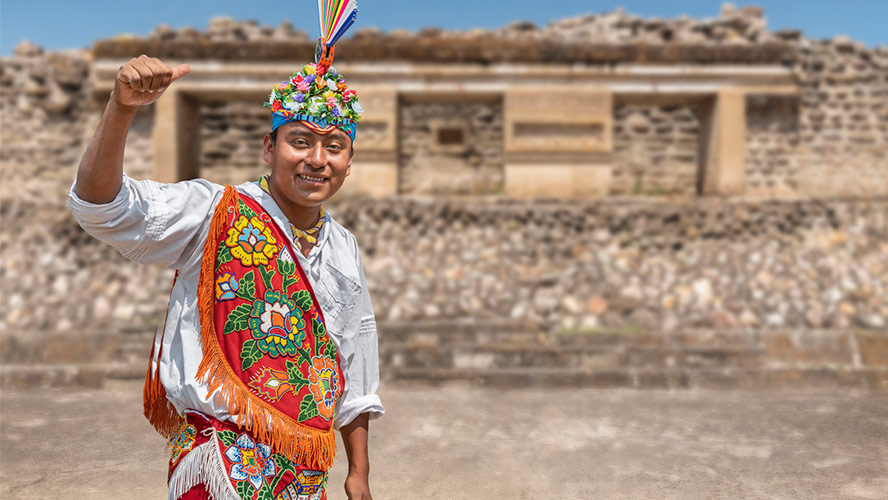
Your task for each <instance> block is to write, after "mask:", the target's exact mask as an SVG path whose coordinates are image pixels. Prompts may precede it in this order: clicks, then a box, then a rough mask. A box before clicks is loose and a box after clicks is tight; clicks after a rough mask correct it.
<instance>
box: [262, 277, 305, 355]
mask: <svg viewBox="0 0 888 500" xmlns="http://www.w3.org/2000/svg"><path fill="white" fill-rule="evenodd" d="M249 323H250V331H251V333H252V335H253V338H254V339H256V347H258V348H259V350H260V351H262V352H264V353H266V354H268V355H269V356H271V357H273V358H276V357H278V356H284V355H287V356H295V355H296V350H297V349H298V348H299V346H301V345H302V343H303V342H304V341H305V336H306V333H305V319H303V318H302V310H301V309H299V308H297V307H296V303H295V302H293V301H292V300H291V299H289V298H288V297H287V296H286V295H285V294H284V293H283V292H277V291H274V290H266V291H265V299H264V300H260V299H256V300H255V301H254V302H253V310H252V311H250V322H249Z"/></svg>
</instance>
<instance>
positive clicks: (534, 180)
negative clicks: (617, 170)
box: [505, 163, 611, 199]
mask: <svg viewBox="0 0 888 500" xmlns="http://www.w3.org/2000/svg"><path fill="white" fill-rule="evenodd" d="M610 183H611V167H610V165H595V164H593V165H589V164H579V163H563V164H549V165H539V164H531V163H508V164H506V166H505V192H506V194H507V195H509V196H512V197H515V198H577V199H580V198H590V197H600V196H605V195H606V194H607V192H608V190H609V187H610Z"/></svg>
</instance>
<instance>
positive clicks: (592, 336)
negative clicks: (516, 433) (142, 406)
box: [0, 320, 888, 390]
mask: <svg viewBox="0 0 888 500" xmlns="http://www.w3.org/2000/svg"><path fill="white" fill-rule="evenodd" d="M379 330H380V334H379V358H380V372H381V374H382V378H383V380H384V381H397V382H399V383H420V384H437V383H442V382H450V381H461V382H464V383H472V384H481V385H491V386H498V387H504V388H522V387H529V386H568V387H608V388H613V387H623V388H657V389H686V388H750V389H754V388H767V387H781V386H791V387H803V386H822V385H831V386H846V387H857V388H870V389H879V390H888V332H874V331H833V330H809V331H776V330H769V331H749V330H742V331H741V330H719V331H713V330H695V331H683V332H678V333H669V334H665V333H652V332H643V331H635V330H630V329H626V330H620V331H598V330H596V331H587V332H561V333H552V332H545V331H543V330H542V329H540V328H539V327H538V326H537V325H529V324H525V323H519V322H514V321H477V320H462V321H425V322H402V323H383V324H380V325H379ZM152 339H153V332H151V331H145V330H138V329H137V330H129V331H124V332H119V331H118V332H110V331H109V332H97V333H90V332H65V333H55V334H49V335H45V336H43V337H40V338H29V337H23V336H20V335H13V334H9V333H6V334H2V335H0V362H2V366H0V385H2V386H3V387H38V386H44V387H45V386H81V387H101V386H102V384H103V383H104V380H106V379H108V378H116V379H133V380H137V379H142V378H143V377H144V375H145V370H146V367H147V358H148V354H149V352H150V349H151V341H152Z"/></svg>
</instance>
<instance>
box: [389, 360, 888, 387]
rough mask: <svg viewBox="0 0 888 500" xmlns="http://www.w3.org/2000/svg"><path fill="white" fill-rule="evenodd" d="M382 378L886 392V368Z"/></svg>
mask: <svg viewBox="0 0 888 500" xmlns="http://www.w3.org/2000/svg"><path fill="white" fill-rule="evenodd" d="M383 375H384V380H390V381H395V382H398V383H416V384H439V383H446V382H466V383H471V384H474V385H486V386H494V387H502V388H504V389H522V388H526V387H577V388H580V387H582V388H602V389H605V388H627V389H757V390H763V389H776V388H786V387H792V388H809V387H836V386H840V387H848V388H858V389H864V390H878V391H888V367H865V368H861V367H855V366H808V367H793V368H780V367H775V368H729V369H718V368H703V369H621V370H583V369H576V368H562V369H559V368H497V369H460V368H450V369H447V368H437V369H423V368H390V369H387V370H385V371H384V372H383Z"/></svg>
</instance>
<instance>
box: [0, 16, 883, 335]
mask: <svg viewBox="0 0 888 500" xmlns="http://www.w3.org/2000/svg"><path fill="white" fill-rule="evenodd" d="M313 46H314V41H313V40H312V39H311V38H310V37H308V36H307V35H306V34H305V33H301V32H298V31H295V30H293V29H292V26H290V25H289V24H287V23H284V24H282V25H281V26H280V27H277V28H272V27H268V26H260V25H258V24H256V23H253V22H236V21H233V20H231V19H226V18H220V19H214V20H213V21H211V23H210V25H209V29H207V30H206V31H198V30H195V29H192V28H183V29H178V30H176V29H171V28H169V27H164V26H160V27H158V28H156V29H155V30H154V31H153V32H152V33H150V34H149V35H148V36H147V37H144V38H138V37H122V38H115V39H110V40H103V41H99V42H97V43H96V44H95V45H94V46H93V47H92V48H91V49H89V50H85V51H84V50H71V51H62V52H50V53H44V52H43V51H42V50H41V49H40V48H39V47H35V46H33V45H31V44H28V43H22V44H21V45H19V46H18V47H17V48H16V50H15V55H14V56H12V57H7V58H2V60H0V120H2V131H0V134H2V154H0V175H2V184H0V198H2V203H0V214H2V218H3V229H2V231H0V248H2V254H3V262H2V268H0V279H2V280H3V283H4V293H3V298H2V303H3V307H2V311H3V313H2V315H0V329H2V330H3V331H6V332H14V333H15V334H16V335H31V334H36V333H37V332H52V331H70V330H77V331H81V332H96V331H121V330H123V331H142V330H153V328H154V327H155V325H156V324H157V323H158V322H159V321H161V320H162V311H163V310H164V305H165V302H166V294H167V293H168V287H169V283H170V280H171V279H172V271H170V270H164V269H161V268H157V267H140V266H136V265H133V264H130V263H128V262H126V261H124V260H123V259H122V258H121V257H120V256H119V255H117V254H116V253H115V252H114V251H113V250H111V249H110V248H108V247H106V246H104V245H102V244H100V243H98V242H95V241H93V240H92V239H91V238H90V237H89V236H87V235H85V234H84V233H83V232H82V231H81V230H80V229H79V228H78V227H77V226H76V224H74V222H73V221H72V220H71V217H70V215H69V214H67V212H66V211H65V210H64V208H63V205H64V202H65V197H66V193H67V190H68V188H69V187H70V185H71V182H72V181H73V177H74V173H75V170H76V166H77V164H78V161H79V157H80V155H81V153H82V151H83V148H84V147H85V144H86V142H87V141H88V138H89V136H90V134H91V133H92V131H93V130H94V128H95V126H96V124H97V122H98V119H99V116H100V112H101V106H102V104H103V103H104V102H105V100H106V99H107V96H108V92H109V90H110V88H111V84H112V82H113V77H114V74H115V72H116V70H117V68H118V67H119V65H120V64H121V62H122V61H125V60H126V59H128V58H129V57H132V56H137V55H139V54H141V53H143V52H144V53H148V54H151V55H154V56H158V57H161V58H163V59H164V60H166V61H169V62H171V63H172V62H188V63H190V64H192V66H193V67H194V72H193V73H192V74H191V75H188V77H186V78H183V79H182V80H181V81H180V82H177V84H176V85H175V86H173V87H171V89H170V92H169V93H168V95H165V96H164V97H163V98H162V99H161V100H160V101H159V102H158V103H157V104H156V105H155V106H153V107H152V108H147V109H144V110H143V111H141V112H140V113H139V115H138V116H137V118H136V121H135V123H134V126H133V129H132V130H131V132H130V134H129V137H128V145H127V150H126V159H125V163H126V171H127V174H128V175H130V176H132V177H135V178H154V179H157V180H162V181H177V180H181V179H187V178H191V177H196V176H203V177H207V178H209V179H211V180H215V181H217V182H229V183H235V182H242V181H244V180H246V179H253V178H256V177H257V176H258V175H260V174H261V173H262V172H264V169H265V168H266V167H265V166H264V165H263V163H262V160H261V154H260V153H259V151H260V143H261V138H262V136H263V135H264V133H265V131H266V130H267V126H268V115H267V112H266V110H265V109H264V108H262V107H261V106H260V105H259V103H260V102H262V101H264V99H265V96H266V95H267V92H268V89H269V86H270V85H269V84H270V82H275V81H278V80H279V79H280V78H281V77H282V76H284V75H287V74H289V73H290V72H291V71H292V70H293V64H294V61H300V62H301V61H304V60H308V59H309V58H310V57H311V54H312V50H313ZM337 52H338V54H339V55H340V57H338V58H337V62H338V66H339V67H340V69H341V70H342V72H343V73H344V74H346V75H349V77H350V82H351V83H352V85H354V87H356V88H357V89H358V90H359V92H360V94H361V95H362V100H364V102H365V106H364V107H365V108H366V109H367V110H368V112H367V116H366V119H365V123H363V124H362V125H361V130H360V132H359V136H358V141H357V143H356V144H357V152H356V157H355V168H354V169H353V175H352V177H351V178H350V179H349V181H348V182H347V183H346V185H347V188H348V189H346V190H344V191H343V193H342V195H341V196H339V197H338V201H336V202H335V203H333V204H332V205H331V209H332V212H333V213H334V214H335V216H336V217H337V218H339V219H340V220H342V221H343V222H345V223H346V225H347V226H348V227H349V228H350V229H351V230H352V231H353V232H354V233H355V234H356V236H357V237H358V239H359V242H360V244H361V248H362V249H363V251H364V252H365V255H366V258H365V263H366V266H367V277H368V281H369V283H370V286H371V289H372V291H373V297H374V303H375V305H376V308H377V314H378V317H379V320H380V323H381V324H384V323H385V322H386V321H420V320H440V321H447V320H452V319H453V318H510V319H512V320H514V321H517V322H524V323H528V324H534V325H540V326H541V327H542V328H544V329H546V330H547V331H562V330H565V331H579V330H584V331H591V330H596V329H624V330H627V331H630V330H631V329H636V328H639V329H644V330H646V331H673V332H674V331H681V330H682V329H685V328H714V329H720V328H721V329H737V328H785V329H802V330H810V329H815V330H816V329H827V330H829V329H848V328H853V329H864V330H872V331H884V330H885V328H886V321H888V300H886V299H885V297H886V296H888V246H886V241H888V238H886V236H888V210H886V209H888V202H886V199H885V197H886V195H888V49H886V48H884V47H879V48H875V49H870V48H867V47H864V46H862V45H861V44H859V43H855V42H853V41H851V40H850V39H848V38H846V37H835V38H833V39H830V40H811V39H808V38H806V37H804V36H803V35H802V34H801V33H799V32H797V31H781V32H770V31H768V29H767V27H766V24H765V17H764V14H763V12H762V11H761V9H758V8H753V7H747V8H742V9H738V8H734V7H732V6H730V5H727V6H726V7H725V8H724V9H723V12H722V15H721V16H720V17H719V18H717V19H705V20H694V19H687V18H679V19H671V20H660V19H643V18H639V17H637V16H632V15H629V14H626V13H624V12H622V11H615V12H610V13H605V14H600V15H599V14H596V15H588V16H582V17H577V18H573V19H565V20H561V21H557V22H554V23H552V24H550V25H549V26H546V27H542V28H541V27H537V26H535V25H533V24H532V23H514V24H511V25H509V26H507V27H504V28H502V29H497V30H492V31H479V30H472V31H467V32H449V31H443V30H440V29H436V28H427V29H424V30H421V31H418V32H408V31H405V30H394V31H391V32H389V33H383V32H380V31H378V30H374V29H368V28H365V29H359V30H357V31H356V32H355V34H354V36H353V38H350V39H346V40H344V41H342V42H341V48H340V50H339V51H337ZM527 199H536V200H537V201H536V202H532V201H525V200H527Z"/></svg>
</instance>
